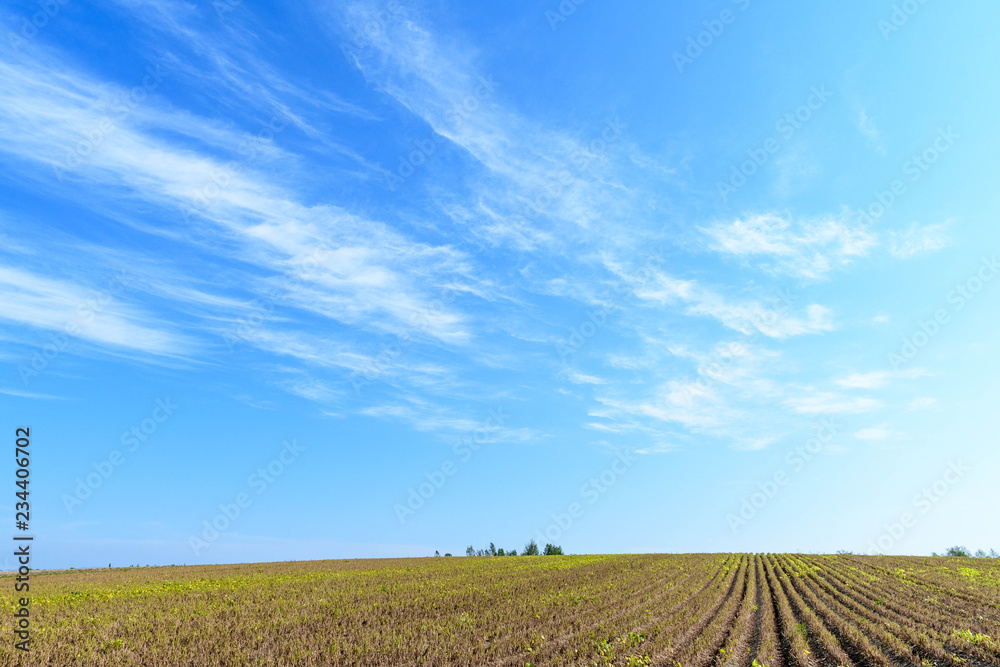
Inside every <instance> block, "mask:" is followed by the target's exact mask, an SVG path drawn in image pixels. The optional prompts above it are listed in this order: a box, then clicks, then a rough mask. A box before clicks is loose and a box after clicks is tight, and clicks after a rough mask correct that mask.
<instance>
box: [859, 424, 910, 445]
mask: <svg viewBox="0 0 1000 667" xmlns="http://www.w3.org/2000/svg"><path fill="white" fill-rule="evenodd" d="M904 435H905V434H903V433H900V432H898V431H893V430H892V429H890V428H889V427H888V426H887V425H885V424H882V425H880V426H871V427H869V428H863V429H861V430H859V431H857V432H856V433H855V434H854V437H855V438H857V439H858V440H868V441H871V442H881V441H885V440H899V439H900V438H902V437H903V436H904Z"/></svg>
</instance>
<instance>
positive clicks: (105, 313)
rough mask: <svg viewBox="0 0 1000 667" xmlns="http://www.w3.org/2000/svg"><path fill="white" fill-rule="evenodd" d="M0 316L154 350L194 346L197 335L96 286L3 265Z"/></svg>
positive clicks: (179, 350)
mask: <svg viewBox="0 0 1000 667" xmlns="http://www.w3.org/2000/svg"><path fill="white" fill-rule="evenodd" d="M0 301H2V302H3V304H4V307H3V308H2V309H0V320H6V321H8V322H12V323H16V324H19V325H25V326H29V327H33V328H36V329H43V330H48V331H55V332H60V333H65V334H67V335H69V336H73V337H79V338H82V339H84V340H87V341H90V342H92V343H97V344H99V345H106V346H111V347H114V348H125V349H129V350H136V351H140V352H146V353H149V354H154V355H182V354H185V353H188V352H192V351H193V350H194V349H195V348H196V347H197V344H196V343H195V341H194V340H193V339H191V338H190V337H188V336H184V335H182V334H178V333H176V332H175V331H173V330H172V329H173V327H172V326H171V325H170V324H168V323H166V322H162V321H158V319H157V318H156V317H154V316H152V315H150V314H148V313H145V312H142V311H140V310H138V309H136V308H132V307H128V306H126V305H125V304H124V303H122V302H121V301H118V300H115V298H114V297H113V296H112V295H110V294H107V293H106V292H102V291H100V290H97V289H94V288H87V287H82V286H79V285H77V284H74V283H71V282H68V281H64V280H57V279H54V278H49V277H46V276H40V275H36V274H34V273H32V272H30V271H25V270H20V269H14V268H5V267H0Z"/></svg>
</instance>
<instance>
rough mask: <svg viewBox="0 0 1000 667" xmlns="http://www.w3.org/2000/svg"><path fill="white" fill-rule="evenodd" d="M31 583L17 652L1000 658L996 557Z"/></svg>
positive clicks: (546, 563) (161, 574) (738, 558)
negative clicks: (27, 630)
mask: <svg viewBox="0 0 1000 667" xmlns="http://www.w3.org/2000/svg"><path fill="white" fill-rule="evenodd" d="M10 577H11V575H9V574H7V575H4V576H3V577H0V578H3V579H5V580H6V581H5V582H4V583H3V586H5V587H7V589H8V590H12V582H11V581H10ZM31 592H32V603H31V606H32V611H33V624H34V628H35V631H34V633H33V646H32V650H31V655H30V656H29V657H28V658H25V657H24V656H23V655H15V653H20V652H16V651H15V650H14V649H13V646H12V644H13V642H12V641H10V639H9V636H8V641H5V642H4V643H3V645H2V649H0V663H2V664H4V665H14V664H26V665H27V664H30V665H58V666H60V667H66V666H69V665H115V666H119V665H142V666H144V667H146V666H149V667H152V666H155V665H196V666H199V665H233V666H236V665H386V666H390V665H391V666H399V665H475V666H477V667H480V666H489V667H525V666H526V665H536V666H541V665H614V666H616V667H619V666H621V667H625V666H637V665H671V666H676V665H681V666H683V667H698V666H708V665H718V666H720V667H721V666H723V665H739V666H741V667H742V666H750V665H766V666H767V667H813V666H817V667H819V666H835V665H844V666H851V665H857V666H861V665H878V666H881V667H891V666H896V665H915V666H926V665H937V666H939V667H944V666H946V665H954V666H958V665H964V666H967V667H978V666H981V665H1000V642H998V641H997V639H998V638H1000V562H998V561H997V560H994V559H970V558H923V557H881V556H879V557H868V556H852V555H838V556H811V555H810V556H803V555H792V554H766V555H765V554H691V555H613V556H534V557H525V556H519V557H516V558H426V559H398V560H342V561H314V562H289V563H267V564H263V563H262V564H244V565H222V566H192V567H160V568H116V569H109V570H74V571H58V572H43V571H36V572H34V573H33V576H32V591H31ZM8 607H9V608H10V609H9V610H8V619H10V618H11V616H10V615H9V613H10V612H11V611H12V609H13V605H12V601H11V600H10V599H8ZM7 634H8V635H10V634H11V633H9V632H8V633H7Z"/></svg>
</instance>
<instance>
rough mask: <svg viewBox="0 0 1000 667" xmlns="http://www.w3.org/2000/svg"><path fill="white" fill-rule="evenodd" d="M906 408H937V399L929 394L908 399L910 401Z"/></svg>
mask: <svg viewBox="0 0 1000 667" xmlns="http://www.w3.org/2000/svg"><path fill="white" fill-rule="evenodd" d="M906 409H907V410H909V411H911V412H922V411H924V410H937V409H938V400H937V399H936V398H931V397H930V396H920V397H918V398H915V399H913V400H912V401H910V403H909V404H908V405H907V406H906Z"/></svg>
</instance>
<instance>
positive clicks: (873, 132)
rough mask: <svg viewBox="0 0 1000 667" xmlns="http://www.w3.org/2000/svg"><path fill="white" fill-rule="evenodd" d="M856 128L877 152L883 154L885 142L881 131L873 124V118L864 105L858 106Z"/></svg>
mask: <svg viewBox="0 0 1000 667" xmlns="http://www.w3.org/2000/svg"><path fill="white" fill-rule="evenodd" d="M858 129H859V130H861V134H863V135H864V136H865V138H866V139H867V140H868V143H869V144H870V145H871V146H873V147H874V148H875V150H877V151H878V152H879V153H881V154H882V155H885V152H886V151H885V144H884V143H883V141H882V132H881V131H880V130H879V129H878V125H876V124H875V120H874V119H873V118H872V117H871V116H869V115H868V110H867V109H865V108H864V107H859V108H858Z"/></svg>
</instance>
